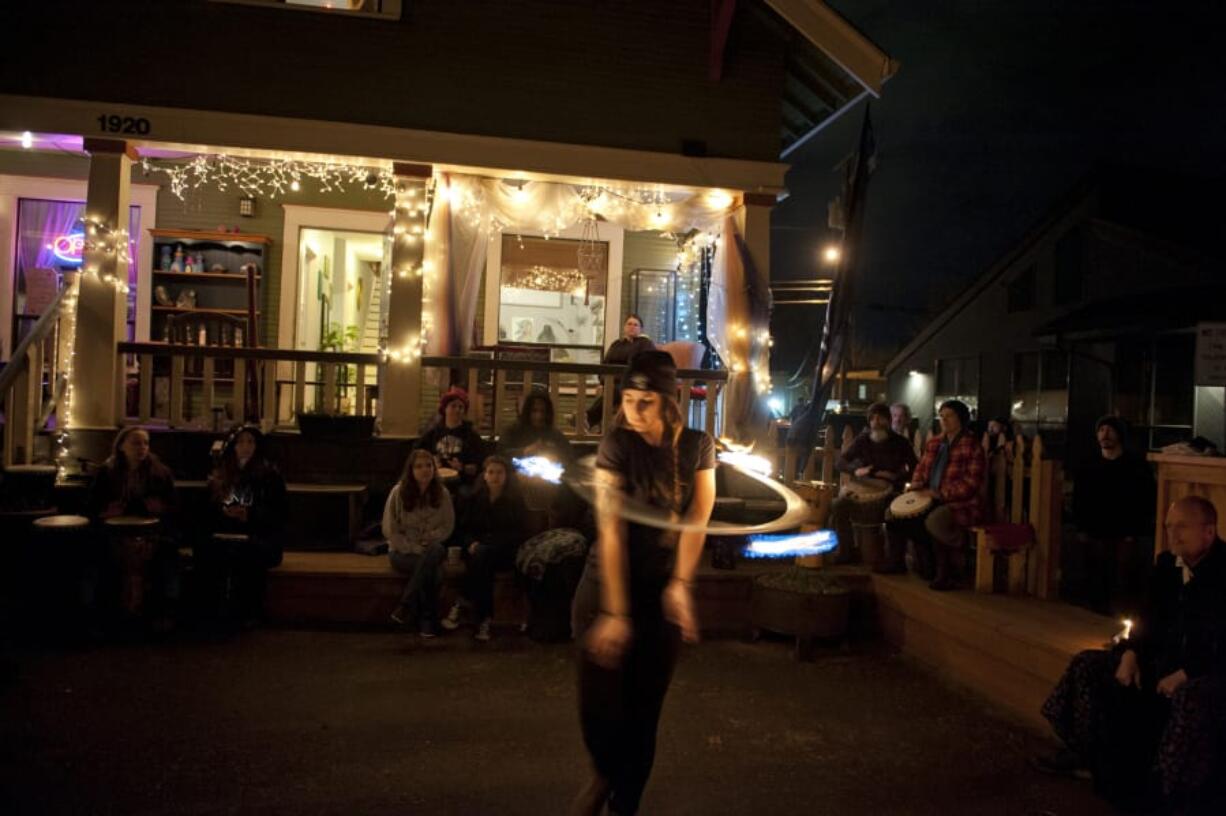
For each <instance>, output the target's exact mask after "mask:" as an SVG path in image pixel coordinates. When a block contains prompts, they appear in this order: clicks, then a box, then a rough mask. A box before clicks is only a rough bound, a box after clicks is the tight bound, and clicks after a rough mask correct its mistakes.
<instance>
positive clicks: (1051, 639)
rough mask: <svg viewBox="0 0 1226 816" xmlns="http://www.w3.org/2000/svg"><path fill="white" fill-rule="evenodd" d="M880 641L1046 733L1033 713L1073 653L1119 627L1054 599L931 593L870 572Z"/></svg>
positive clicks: (911, 581)
mask: <svg viewBox="0 0 1226 816" xmlns="http://www.w3.org/2000/svg"><path fill="white" fill-rule="evenodd" d="M873 591H874V593H875V594H876V597H877V610H878V615H877V617H878V621H879V623H880V625H881V631H882V634H883V636H884V637H885V639H886V640H887V641H888V642H889V643H891V644H892V645H894V646H896V647H897V648H899V649H900V650H902V651H903V652H904V653H906V654H908V655H911V656H912V657H915V658H917V659H918V660H920V661H922V662H924V663H927V664H928V665H930V666H931V667H933V668H935V669H937V670H938V671H939V672H941V673H943V674H945V675H946V676H948V677H949V678H950V679H952V680H954V681H955V682H958V683H961V684H963V685H966V686H970V687H971V688H972V689H974V690H976V691H978V692H979V693H980V694H982V695H984V696H985V697H987V698H989V699H990V700H991V701H992V702H994V703H996V704H998V705H1000V706H1003V707H1004V708H1006V709H1008V710H1010V711H1011V712H1013V713H1014V714H1015V715H1017V716H1018V717H1019V718H1020V719H1021V720H1022V721H1023V722H1025V723H1027V724H1028V725H1031V726H1034V727H1035V728H1040V729H1042V730H1043V731H1044V732H1046V731H1047V730H1048V729H1047V725H1046V723H1045V721H1044V720H1043V719H1042V718H1041V717H1040V715H1039V708H1040V707H1041V706H1042V705H1043V701H1044V700H1045V699H1047V695H1048V694H1049V693H1050V692H1051V689H1052V687H1053V686H1054V685H1055V684H1056V681H1057V680H1059V679H1060V675H1061V674H1062V673H1063V672H1064V669H1065V667H1066V666H1068V663H1069V660H1071V659H1072V657H1073V655H1075V654H1077V653H1078V652H1079V651H1081V650H1083V649H1095V648H1100V647H1102V645H1103V644H1104V643H1106V642H1107V641H1109V640H1110V639H1111V637H1112V635H1114V634H1116V633H1117V632H1118V631H1119V629H1120V624H1119V623H1118V622H1117V621H1114V620H1112V619H1110V618H1107V617H1104V616H1102V615H1096V614H1094V613H1092V612H1088V611H1086V610H1084V609H1080V608H1078V607H1074V606H1069V605H1067V604H1063V603H1059V602H1057V601H1045V600H1040V599H1037V598H1028V597H1012V596H1008V595H985V594H978V593H973V592H933V591H932V590H930V589H928V587H927V585H926V584H925V583H924V582H923V581H921V580H919V579H918V578H916V577H914V576H909V575H874V576H873Z"/></svg>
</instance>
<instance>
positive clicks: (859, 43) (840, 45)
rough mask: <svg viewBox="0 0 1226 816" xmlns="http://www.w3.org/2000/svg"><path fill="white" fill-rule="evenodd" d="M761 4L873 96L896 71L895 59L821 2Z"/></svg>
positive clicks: (799, 0)
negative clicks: (766, 6)
mask: <svg viewBox="0 0 1226 816" xmlns="http://www.w3.org/2000/svg"><path fill="white" fill-rule="evenodd" d="M765 2H766V5H768V6H770V7H771V8H772V9H774V11H775V13H776V14H778V15H779V16H780V17H782V18H783V19H784V20H786V21H787V22H788V24H789V25H791V26H792V27H793V28H795V29H796V31H798V32H799V33H800V34H801V36H803V37H804V38H805V39H807V40H808V41H809V42H811V43H813V45H815V46H816V47H817V48H819V49H821V51H822V52H823V53H824V54H826V56H828V57H830V59H831V60H833V61H834V62H835V63H836V64H837V65H838V66H839V67H840V68H842V69H843V70H844V71H846V72H847V74H848V76H850V77H852V78H853V79H855V81H856V82H858V83H860V85H862V86H863V87H864V89H865V90H866V91H867V92H868V93H870V94H872V95H873V96H874V97H879V96H881V87H882V86H883V85H884V84H885V83H886V81H887V80H888V79H889V78H890V77H892V76H894V74H896V73H897V72H898V68H899V63H898V62H897V61H896V60H894V59H891V58H890V56H889V55H888V54H886V53H885V52H884V51H882V50H881V49H880V48H878V47H877V46H876V45H874V44H873V42H872V41H871V40H870V39H868V37H865V36H864V35H863V34H861V33H860V32H859V31H857V30H856V28H855V27H854V26H853V25H852V24H851V23H849V22H847V20H845V19H843V17H842V16H841V15H840V14H839V13H838V12H836V11H835V10H834V9H832V8H830V7H829V6H827V5H826V4H825V3H822V2H819V1H818V0H765Z"/></svg>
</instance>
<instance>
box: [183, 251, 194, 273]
mask: <svg viewBox="0 0 1226 816" xmlns="http://www.w3.org/2000/svg"><path fill="white" fill-rule="evenodd" d="M195 271H196V256H195V255H193V254H191V253H190V252H189V253H187V257H186V258H184V259H183V272H184V274H187V275H190V274H191V273H193V272H195Z"/></svg>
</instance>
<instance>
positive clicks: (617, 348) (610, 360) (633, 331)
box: [587, 312, 656, 429]
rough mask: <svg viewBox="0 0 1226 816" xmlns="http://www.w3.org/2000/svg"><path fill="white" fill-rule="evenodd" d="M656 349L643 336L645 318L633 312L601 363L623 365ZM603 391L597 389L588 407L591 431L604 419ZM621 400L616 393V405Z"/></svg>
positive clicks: (645, 336) (627, 317) (648, 339)
mask: <svg viewBox="0 0 1226 816" xmlns="http://www.w3.org/2000/svg"><path fill="white" fill-rule="evenodd" d="M655 347H656V345H655V343H653V342H651V338H650V337H648V336H647V335H645V334H643V318H641V317H639V316H638V315H636V314H634V313H633V312H631V313H630V314H628V315H626V322H625V323H623V324H622V336H621V337H619V338H617V339H616V340H614V341H613V342H612V343H610V344H609V348H608V350H607V351H606V352H605V353H604V358H603V359H602V360H601V361H600V362H601V363H602V364H604V365H622V364H624V363H628V362H630V360H632V359H633V358H634V355H636V354H640V353H642V352H644V351H650V350H651V349H654V348H655ZM603 391H604V387H603V386H601V387H600V388H598V389H596V399H595V401H594V402H592V404H591V405H589V406H588V409H587V426H588V428H589V429H594V428H596V426H598V425H599V424H600V420H601V419H602V418H603V417H604V399H603V398H602V397H601V394H602V393H603ZM620 400H621V397H620V395H619V394H617V393H614V394H613V402H614V404H617V403H618V402H619V401H620Z"/></svg>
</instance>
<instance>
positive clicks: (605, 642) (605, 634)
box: [586, 613, 634, 669]
mask: <svg viewBox="0 0 1226 816" xmlns="http://www.w3.org/2000/svg"><path fill="white" fill-rule="evenodd" d="M633 637H634V627H633V626H632V625H631V624H630V618H629V617H628V616H625V615H606V614H604V613H601V615H600V617H598V618H596V622H595V623H593V624H592V628H591V629H589V630H588V633H587V643H586V647H587V653H588V654H589V655H590V656H591V658H592V660H593V661H594V662H595V663H596V665H597V666H601V667H603V668H606V669H616V668H617V667H618V665H620V664H621V662H622V656H623V655H624V654H625V653H626V647H627V646H629V645H630V640H631V639H632V638H633Z"/></svg>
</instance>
